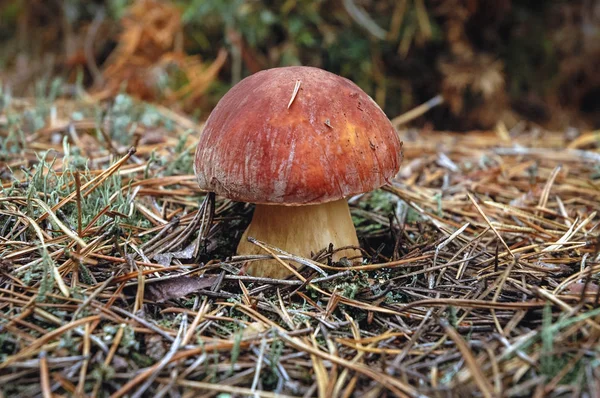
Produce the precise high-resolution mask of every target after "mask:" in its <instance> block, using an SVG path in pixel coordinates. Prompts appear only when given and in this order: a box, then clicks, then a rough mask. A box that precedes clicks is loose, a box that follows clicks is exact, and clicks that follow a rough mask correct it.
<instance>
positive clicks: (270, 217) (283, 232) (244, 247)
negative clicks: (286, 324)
mask: <svg viewBox="0 0 600 398" xmlns="http://www.w3.org/2000/svg"><path fill="white" fill-rule="evenodd" d="M249 236H250V237H253V238H255V239H258V240H260V241H263V242H266V243H268V244H270V245H272V246H275V247H277V248H280V249H282V250H285V251H286V252H288V253H291V254H295V255H298V256H301V257H305V258H310V257H311V253H317V252H318V251H320V250H322V249H326V248H328V247H329V245H330V244H333V247H334V249H336V248H340V247H344V246H356V247H358V238H357V236H356V229H355V228H354V224H353V223H352V217H351V216H350V209H349V208H348V202H346V200H345V199H341V200H337V201H334V202H328V203H323V204H318V205H306V206H281V205H256V209H255V210H254V216H253V217H252V222H251V223H250V225H249V226H248V229H246V231H245V232H244V234H243V235H242V239H241V240H240V243H239V245H238V248H237V252H238V254H240V255H248V254H267V253H265V251H264V250H263V249H261V248H260V247H259V246H257V245H254V244H252V243H251V242H248V239H247V238H248V237H249ZM356 256H360V251H359V250H356V249H345V250H341V251H338V252H336V253H334V255H333V261H338V260H339V259H341V258H342V257H347V258H353V257H356ZM352 261H360V258H356V259H353V260H352ZM290 264H292V265H293V266H295V267H297V268H298V267H299V264H296V263H290ZM248 274H250V275H254V276H260V277H268V278H286V277H288V276H289V275H290V272H289V270H287V269H286V268H285V267H284V266H283V265H281V264H280V263H278V262H277V261H276V260H260V261H255V262H252V263H251V265H250V266H249V267H248Z"/></svg>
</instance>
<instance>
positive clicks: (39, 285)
mask: <svg viewBox="0 0 600 398" xmlns="http://www.w3.org/2000/svg"><path fill="white" fill-rule="evenodd" d="M47 92H48V94H47V95H46V96H43V97H38V98H11V97H10V95H9V94H8V93H3V94H2V96H1V97H0V102H2V104H1V105H2V106H1V108H0V183H1V184H2V185H1V186H2V188H1V190H0V391H1V392H2V393H3V394H4V396H7V397H8V396H40V395H43V396H44V397H50V396H52V395H80V396H83V395H87V396H109V395H110V396H112V397H120V396H132V397H139V396H164V395H170V396H184V397H191V396H219V397H226V396H245V395H253V396H262V397H270V396H275V394H279V396H319V397H348V396H362V397H379V396H392V395H396V396H409V397H416V396H433V397H438V396H439V397H445V396H483V397H492V396H501V395H502V396H537V397H542V396H544V397H545V396H549V397H552V396H580V394H584V395H583V396H585V394H587V396H598V395H599V394H600V307H599V305H598V302H599V296H600V289H599V285H600V281H599V277H598V276H599V275H600V254H599V250H600V228H599V227H598V225H599V223H600V215H599V214H598V212H599V211H600V137H598V134H597V133H593V132H592V133H585V132H584V133H581V134H579V135H573V134H570V133H562V132H560V133H557V132H550V131H544V130H542V129H539V128H536V127H535V126H533V125H531V124H528V123H519V124H517V126H516V127H515V128H513V129H511V130H510V131H509V130H507V129H504V128H502V126H501V125H500V127H499V128H498V129H497V130H496V131H474V132H470V133H468V134H464V133H452V132H436V131H427V130H420V131H417V130H410V129H407V130H403V131H400V134H401V135H402V139H403V141H404V155H405V159H404V163H403V165H402V168H401V171H400V173H399V174H398V176H397V177H396V178H395V179H394V181H393V184H392V185H390V186H386V187H384V188H383V189H380V190H377V191H374V192H372V193H368V194H365V195H362V196H360V197H354V198H351V200H350V204H351V211H352V215H353V218H354V221H355V225H356V227H357V231H358V234H359V239H360V241H361V246H362V248H363V249H364V251H365V256H364V257H365V261H364V263H363V265H361V266H354V267H348V266H347V265H344V264H338V263H331V261H328V258H330V256H331V253H329V252H327V251H323V252H321V253H318V254H317V255H316V256H315V260H318V261H319V262H321V263H322V268H321V271H322V272H321V273H319V272H317V271H315V270H313V269H311V268H304V269H302V271H301V276H302V278H296V277H293V278H290V279H287V280H273V279H265V278H254V277H251V276H248V275H244V274H243V273H240V269H241V268H242V266H243V265H244V263H245V262H246V261H252V259H248V258H244V257H239V256H236V255H235V246H236V244H237V240H238V239H239V238H240V236H241V233H242V232H243V230H244V228H245V227H246V226H247V225H248V223H249V221H250V217H251V212H252V206H250V205H247V204H241V203H235V202H231V201H229V200H226V199H223V198H220V197H216V198H215V197H214V196H213V195H209V194H207V193H205V192H203V191H201V190H200V189H199V188H198V186H197V184H196V180H195V177H194V175H193V168H192V163H193V162H192V159H193V156H194V150H195V145H196V143H197V140H198V137H199V135H200V134H201V130H202V125H201V123H196V122H195V121H194V120H191V119H189V118H187V117H184V116H182V115H180V114H177V113H175V112H173V111H171V110H170V109H168V108H166V107H161V106H159V105H150V104H147V103H143V102H139V101H136V100H133V99H132V98H130V97H128V96H126V95H117V96H116V97H111V98H109V99H106V100H103V101H95V100H94V99H93V98H90V97H87V96H85V95H83V96H81V97H80V98H77V99H65V98H63V97H60V96H56V95H55V93H53V90H52V87H50V88H49V89H48V91H47ZM274 252H275V253H277V251H276V250H275V251H274ZM265 255H266V256H269V255H270V254H268V253H266V252H265ZM0 395H1V394H0Z"/></svg>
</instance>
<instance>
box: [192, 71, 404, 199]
mask: <svg viewBox="0 0 600 398" xmlns="http://www.w3.org/2000/svg"><path fill="white" fill-rule="evenodd" d="M401 150H402V143H401V142H400V140H399V139H398V136H397V134H396V132H395V130H394V128H393V127H392V125H391V123H390V121H389V120H388V118H387V117H386V115H385V114H384V113H383V111H382V110H381V108H379V106H378V105H377V104H376V103H375V101H373V100H372V99H371V97H369V96H368V95H367V94H366V93H365V92H364V91H362V90H361V89H360V88H359V87H358V86H357V85H356V84H354V83H352V82H351V81H350V80H348V79H345V78H343V77H340V76H337V75H335V74H333V73H329V72H326V71H324V70H321V69H318V68H312V67H303V66H293V67H284V68H275V69H269V70H265V71H261V72H258V73H256V74H254V75H251V76H249V77H247V78H246V79H244V80H242V81H241V82H240V83H238V84H237V85H235V86H234V87H233V88H232V89H231V90H229V92H228V93H227V94H225V96H223V98H222V99H221V100H220V101H219V103H218V104H217V106H216V107H215V109H214V110H213V112H212V113H211V115H210V116H209V118H208V120H207V122H206V125H205V127H204V131H203V132H202V135H201V137H200V142H199V143H198V148H197V150H196V160H195V165H194V166H195V171H196V176H197V178H198V182H199V184H200V187H201V188H202V189H206V190H209V191H212V192H216V193H217V194H219V195H222V196H225V197H228V198H230V199H233V200H237V201H242V202H252V203H280V204H287V205H301V204H309V203H324V202H329V201H332V200H338V199H341V198H344V197H347V196H350V195H353V194H357V193H362V192H367V191H371V190H373V189H375V188H378V187H380V186H382V185H384V184H385V183H386V182H389V180H390V179H391V178H392V177H393V176H394V175H395V174H396V173H397V172H398V169H399V167H400V163H401V161H402V153H401Z"/></svg>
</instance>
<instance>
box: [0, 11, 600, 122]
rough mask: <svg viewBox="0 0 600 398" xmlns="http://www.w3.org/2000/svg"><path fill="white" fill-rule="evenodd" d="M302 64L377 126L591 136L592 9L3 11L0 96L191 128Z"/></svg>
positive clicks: (599, 85)
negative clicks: (130, 110) (355, 101)
mask: <svg viewBox="0 0 600 398" xmlns="http://www.w3.org/2000/svg"><path fill="white" fill-rule="evenodd" d="M300 64H301V65H311V66H317V67H321V68H324V69H327V70H329V71H331V72H335V73H338V74H340V75H343V76H345V77H348V78H350V79H352V80H353V81H354V82H356V83H357V84H358V85H359V86H361V87H362V88H363V89H364V90H365V91H366V92H367V93H369V94H370V95H371V96H372V97H373V98H374V99H375V100H376V101H377V102H378V103H379V104H380V105H381V106H382V107H383V109H384V110H385V112H386V113H387V115H388V116H389V117H390V118H394V117H396V116H398V115H401V114H402V113H403V112H406V111H407V110H409V109H411V108H412V107H414V106H416V105H419V104H420V103H423V102H425V101H427V100H428V99H430V98H432V97H434V96H436V95H438V94H441V95H443V97H444V100H445V102H444V104H443V105H442V106H439V107H436V108H435V109H433V110H432V111H431V112H429V113H427V114H426V115H425V116H422V117H420V118H418V119H416V120H414V121H412V122H411V123H412V124H413V125H415V126H417V127H421V128H432V129H438V130H453V131H466V130H471V129H490V128H494V127H495V126H498V124H499V123H500V124H502V125H504V126H506V127H507V128H513V127H514V126H515V125H517V124H518V123H521V124H522V123H523V122H522V121H527V122H526V123H528V124H529V125H535V126H540V127H541V128H545V129H553V130H561V129H569V128H571V129H576V130H583V129H597V128H599V127H600V73H599V65H600V1H595V0H570V1H559V0H545V1H527V0H314V1H303V0H278V1H276V0H273V1H255V0H186V1H158V0H138V1H127V0H107V1H99V0H96V1H75V0H62V1H61V0H5V1H1V2H0V84H1V85H2V87H3V90H4V92H6V91H7V90H8V91H9V92H10V94H11V95H12V96H14V97H17V96H35V95H38V94H39V93H41V92H46V93H47V92H48V90H52V89H56V90H60V91H61V93H62V94H64V95H73V96H77V95H79V94H81V93H86V95H89V96H91V98H94V99H96V100H104V99H110V98H112V97H113V96H114V95H115V94H117V93H119V92H127V93H129V94H130V95H132V96H134V97H137V98H140V99H143V100H147V101H151V102H157V103H160V104H162V105H165V106H168V107H170V108H171V109H174V110H177V111H181V112H185V113H187V114H189V115H192V116H194V117H197V118H198V119H200V120H202V119H205V118H206V117H207V116H208V114H209V113H210V110H211V109H212V107H213V106H214V105H215V104H216V102H217V101H218V100H219V98H220V97H221V96H222V95H223V94H224V93H225V92H226V91H227V90H228V89H229V88H230V87H231V86H232V85H233V84H235V83H236V82H237V81H239V80H240V79H242V78H244V77H245V76H248V75H249V74H252V73H254V72H256V71H259V70H261V69H265V68H270V67H276V66H284V65H300Z"/></svg>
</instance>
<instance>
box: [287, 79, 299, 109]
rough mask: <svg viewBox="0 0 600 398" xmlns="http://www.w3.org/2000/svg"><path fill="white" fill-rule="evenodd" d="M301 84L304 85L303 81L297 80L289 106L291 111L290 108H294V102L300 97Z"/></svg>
mask: <svg viewBox="0 0 600 398" xmlns="http://www.w3.org/2000/svg"><path fill="white" fill-rule="evenodd" d="M301 83H302V81H300V80H296V85H295V86H294V92H293V93H292V98H290V102H289V103H288V106H287V108H288V109H290V106H292V102H294V100H295V99H296V95H298V91H299V90H300V84H301Z"/></svg>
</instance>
